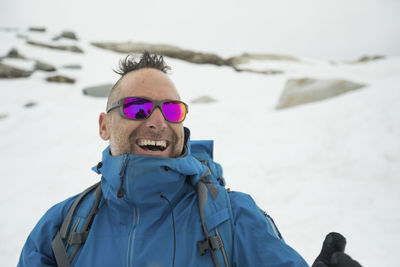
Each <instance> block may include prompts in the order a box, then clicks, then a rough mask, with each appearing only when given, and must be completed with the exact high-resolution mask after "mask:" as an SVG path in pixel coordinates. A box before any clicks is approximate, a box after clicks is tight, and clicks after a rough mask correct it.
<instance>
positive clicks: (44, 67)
mask: <svg viewBox="0 0 400 267" xmlns="http://www.w3.org/2000/svg"><path fill="white" fill-rule="evenodd" d="M34 68H35V70H41V71H47V72H52V71H56V70H57V69H56V67H54V66H53V65H50V64H48V63H44V62H42V61H36V63H35V67H34Z"/></svg>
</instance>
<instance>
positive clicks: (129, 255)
mask: <svg viewBox="0 0 400 267" xmlns="http://www.w3.org/2000/svg"><path fill="white" fill-rule="evenodd" d="M139 216H140V213H139V208H138V207H136V206H135V208H134V209H133V220H132V227H131V230H130V232H129V238H128V249H127V255H126V256H127V257H126V266H127V267H133V261H132V256H133V247H134V242H135V235H136V226H137V225H138V224H139Z"/></svg>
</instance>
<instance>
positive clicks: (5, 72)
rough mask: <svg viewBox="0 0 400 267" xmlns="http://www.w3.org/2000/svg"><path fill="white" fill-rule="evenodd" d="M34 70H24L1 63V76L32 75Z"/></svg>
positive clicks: (21, 76) (18, 76)
mask: <svg viewBox="0 0 400 267" xmlns="http://www.w3.org/2000/svg"><path fill="white" fill-rule="evenodd" d="M31 74H32V71H27V70H22V69H18V68H15V67H12V66H10V65H6V64H4V63H0V78H23V77H29V76H31Z"/></svg>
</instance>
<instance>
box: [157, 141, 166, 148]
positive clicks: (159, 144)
mask: <svg viewBox="0 0 400 267" xmlns="http://www.w3.org/2000/svg"><path fill="white" fill-rule="evenodd" d="M156 146H161V147H166V146H167V142H166V141H156Z"/></svg>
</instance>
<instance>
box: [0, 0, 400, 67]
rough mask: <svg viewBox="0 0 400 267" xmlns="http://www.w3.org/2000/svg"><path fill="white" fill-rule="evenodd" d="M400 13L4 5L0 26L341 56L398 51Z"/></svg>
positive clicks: (227, 51) (312, 1)
mask: <svg viewBox="0 0 400 267" xmlns="http://www.w3.org/2000/svg"><path fill="white" fill-rule="evenodd" d="M110 3H112V4H110ZM399 15H400V1H396V0H337V1H320V0H303V1H296V0H280V1H270V0H268V1H254V0H250V1H231V0H222V1H212V0H205V1H177V0H172V1H171V0H170V1H161V0H149V1H122V0H114V1H105V0H98V1H78V0H71V1H58V0H57V1H55V0H37V1H30V0H14V1H1V2H0V26H3V27H5V26H9V27H16V26H17V27H23V28H24V27H28V26H46V27H47V28H48V29H49V28H50V29H57V30H60V29H72V30H75V31H76V32H77V33H78V34H79V36H80V37H81V38H83V39H86V40H98V41H105V40H110V41H111V40H119V41H126V40H132V41H148V42H163V43H169V44H176V45H179V46H181V47H185V48H192V49H196V50H200V51H212V52H218V53H219V54H222V55H224V56H230V55H233V54H237V53H242V52H245V51H246V52H265V53H287V54H296V55H297V56H305V57H313V58H323V59H336V60H337V59H347V60H350V59H356V58H358V57H360V56H362V55H365V54H369V55H374V54H384V55H391V56H393V55H400V16H399Z"/></svg>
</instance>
